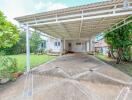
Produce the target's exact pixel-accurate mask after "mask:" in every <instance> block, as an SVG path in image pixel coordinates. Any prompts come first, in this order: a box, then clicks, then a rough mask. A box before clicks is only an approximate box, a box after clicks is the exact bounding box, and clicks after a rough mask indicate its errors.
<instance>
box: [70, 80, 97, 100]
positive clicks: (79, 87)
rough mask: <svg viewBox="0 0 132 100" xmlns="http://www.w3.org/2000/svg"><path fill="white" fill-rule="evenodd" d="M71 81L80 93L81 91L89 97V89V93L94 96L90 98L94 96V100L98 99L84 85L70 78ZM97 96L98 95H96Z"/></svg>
mask: <svg viewBox="0 0 132 100" xmlns="http://www.w3.org/2000/svg"><path fill="white" fill-rule="evenodd" d="M71 82H72V83H73V85H74V86H75V87H76V88H78V89H79V90H80V92H81V93H83V94H84V95H85V96H86V97H88V98H89V93H88V92H89V91H90V92H92V93H91V94H94V96H92V98H94V100H98V99H96V98H95V93H94V92H93V91H91V90H89V89H88V88H87V87H86V86H84V85H82V84H80V82H78V81H76V80H72V81H71ZM96 97H98V96H96Z"/></svg>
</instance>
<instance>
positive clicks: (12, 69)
mask: <svg viewBox="0 0 132 100" xmlns="http://www.w3.org/2000/svg"><path fill="white" fill-rule="evenodd" d="M0 62H1V63H0V78H1V79H4V78H9V79H10V80H12V79H13V73H16V72H17V63H16V59H14V58H10V57H6V56H0Z"/></svg>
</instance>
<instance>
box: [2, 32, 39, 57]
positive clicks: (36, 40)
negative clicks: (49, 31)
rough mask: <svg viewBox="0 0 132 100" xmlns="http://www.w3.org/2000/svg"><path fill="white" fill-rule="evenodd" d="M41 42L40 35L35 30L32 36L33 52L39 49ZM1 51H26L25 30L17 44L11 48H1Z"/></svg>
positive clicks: (11, 52)
mask: <svg viewBox="0 0 132 100" xmlns="http://www.w3.org/2000/svg"><path fill="white" fill-rule="evenodd" d="M40 43H41V38H40V35H39V34H37V33H35V32H33V33H32V34H31V38H30V48H31V52H32V53H34V52H35V51H36V50H37V48H38V45H39V44H40ZM0 51H4V52H5V54H7V55H11V54H22V53H26V33H25V32H24V31H21V32H20V36H19V41H18V42H17V43H16V44H15V45H13V46H12V47H11V48H2V49H0Z"/></svg>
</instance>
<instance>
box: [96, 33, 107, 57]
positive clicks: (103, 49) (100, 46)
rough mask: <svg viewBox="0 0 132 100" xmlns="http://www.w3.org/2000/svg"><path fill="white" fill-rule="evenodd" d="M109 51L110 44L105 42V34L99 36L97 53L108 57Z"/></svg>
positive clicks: (97, 38)
mask: <svg viewBox="0 0 132 100" xmlns="http://www.w3.org/2000/svg"><path fill="white" fill-rule="evenodd" d="M108 50H109V49H108V44H107V43H106V42H105V40H104V36H103V34H100V35H97V37H96V43H95V51H96V52H99V53H102V54H104V55H107V54H108Z"/></svg>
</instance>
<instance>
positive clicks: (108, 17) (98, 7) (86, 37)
mask: <svg viewBox="0 0 132 100" xmlns="http://www.w3.org/2000/svg"><path fill="white" fill-rule="evenodd" d="M131 15H132V2H131V0H111V1H105V2H100V3H94V4H88V5H83V6H77V7H70V8H65V9H60V10H55V11H48V12H43V13H37V14H32V15H27V16H22V17H17V18H15V19H16V20H17V21H18V22H19V23H20V25H22V26H26V32H27V34H26V41H27V43H26V46H27V72H28V71H29V70H30V60H29V58H30V46H29V45H30V44H29V29H30V28H33V29H35V30H38V31H40V32H43V33H46V34H48V35H50V36H53V37H55V38H60V39H61V41H62V44H61V47H62V48H61V50H62V52H63V51H64V50H65V49H66V46H65V42H66V41H71V40H72V41H74V40H76V41H85V42H86V43H87V48H89V51H91V50H92V45H93V44H92V41H91V39H92V37H93V36H95V35H96V34H98V33H101V32H105V31H112V30H113V28H114V29H116V28H119V27H121V26H123V25H125V24H128V23H130V22H132V21H131V20H129V17H131Z"/></svg>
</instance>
